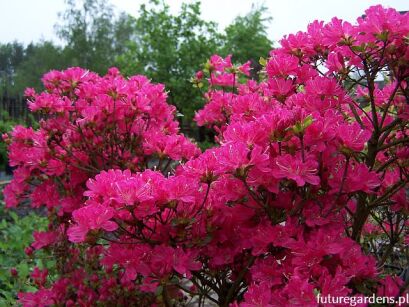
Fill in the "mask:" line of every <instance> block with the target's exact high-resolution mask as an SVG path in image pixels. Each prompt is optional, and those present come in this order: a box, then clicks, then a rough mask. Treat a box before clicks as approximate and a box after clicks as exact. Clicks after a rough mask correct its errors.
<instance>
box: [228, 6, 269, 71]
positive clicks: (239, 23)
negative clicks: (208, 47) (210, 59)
mask: <svg viewBox="0 0 409 307" xmlns="http://www.w3.org/2000/svg"><path fill="white" fill-rule="evenodd" d="M265 12H266V7H264V6H261V7H255V6H254V5H253V7H252V10H251V11H250V12H249V13H248V14H247V15H245V16H238V17H236V19H235V20H234V21H233V23H232V24H230V25H229V26H227V28H226V29H225V37H224V44H223V48H222V50H221V52H220V53H221V54H224V55H226V54H227V53H228V52H230V53H232V54H233V60H234V61H237V62H241V63H243V62H245V61H247V60H250V61H251V64H252V67H253V70H254V72H253V75H252V76H253V77H255V76H256V75H257V74H256V73H255V72H257V71H258V70H260V69H261V65H260V64H259V58H260V57H267V56H268V53H269V51H270V50H271V49H272V46H273V42H272V41H271V40H269V39H268V37H267V24H268V22H270V21H271V19H272V18H271V17H265V15H264V14H265Z"/></svg>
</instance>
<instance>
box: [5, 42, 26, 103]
mask: <svg viewBox="0 0 409 307" xmlns="http://www.w3.org/2000/svg"><path fill="white" fill-rule="evenodd" d="M23 59H24V46H23V44H21V43H18V42H13V43H7V44H0V96H8V95H10V94H13V93H12V87H13V86H14V77H15V74H16V68H17V66H18V65H19V64H20V63H21V62H22V61H23Z"/></svg>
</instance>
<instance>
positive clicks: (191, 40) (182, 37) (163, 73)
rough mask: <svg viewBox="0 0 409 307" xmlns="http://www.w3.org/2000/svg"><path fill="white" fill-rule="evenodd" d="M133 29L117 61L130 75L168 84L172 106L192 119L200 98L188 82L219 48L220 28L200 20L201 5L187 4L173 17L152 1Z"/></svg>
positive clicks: (159, 3) (142, 11) (145, 7)
mask: <svg viewBox="0 0 409 307" xmlns="http://www.w3.org/2000/svg"><path fill="white" fill-rule="evenodd" d="M133 27H134V38H133V40H132V42H131V43H130V44H129V48H128V50H127V52H125V53H124V54H121V55H119V57H118V58H117V63H118V65H119V67H120V68H121V70H122V71H124V72H125V73H127V74H129V75H131V74H136V73H140V74H145V75H147V76H148V77H150V78H152V79H153V80H154V81H155V82H161V83H165V84H166V87H167V90H169V100H170V102H171V103H172V104H174V105H176V106H177V107H178V109H179V111H181V112H182V113H183V114H184V115H185V116H187V118H189V119H190V118H191V117H192V115H193V112H194V110H196V109H197V108H198V105H197V101H198V100H199V99H198V97H199V96H198V93H197V92H196V91H194V90H192V89H191V84H190V82H189V79H190V78H191V77H192V76H193V75H194V73H195V71H196V69H197V67H200V64H201V63H203V62H205V61H206V59H207V58H208V57H209V56H210V55H211V54H212V53H215V52H216V51H217V49H218V47H219V46H220V44H221V38H222V36H221V35H220V34H219V33H218V31H217V25H216V24H215V23H213V22H207V21H204V20H203V19H201V17H200V3H199V2H195V3H189V4H186V3H184V4H182V7H181V11H180V13H179V14H177V15H172V14H171V13H170V10H169V6H168V5H166V4H165V3H163V2H159V1H151V2H150V3H149V5H148V6H146V5H142V6H141V8H140V11H139V17H138V18H137V19H135V21H134V24H133Z"/></svg>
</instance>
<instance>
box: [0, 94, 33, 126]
mask: <svg viewBox="0 0 409 307" xmlns="http://www.w3.org/2000/svg"><path fill="white" fill-rule="evenodd" d="M2 111H6V112H7V113H6V115H5V116H8V117H9V118H11V119H13V120H15V121H17V122H21V123H25V124H27V125H31V124H32V121H33V117H32V116H30V110H29V109H28V106H27V99H26V98H24V97H22V96H20V95H17V96H14V97H10V96H6V95H3V96H1V97H0V120H2V119H3V118H2V117H3V116H4V115H3V113H4V112H2Z"/></svg>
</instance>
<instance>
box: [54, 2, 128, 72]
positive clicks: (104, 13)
mask: <svg viewBox="0 0 409 307" xmlns="http://www.w3.org/2000/svg"><path fill="white" fill-rule="evenodd" d="M66 4H67V9H66V10H65V11H64V12H63V13H61V14H60V18H61V20H62V23H60V24H58V25H57V26H56V28H57V33H58V35H59V37H60V38H61V39H62V40H63V41H64V42H65V43H66V47H65V51H66V56H67V57H68V58H69V59H70V61H71V64H72V65H73V66H81V67H85V68H88V69H91V70H93V71H96V72H98V73H101V74H103V73H105V72H106V70H107V68H108V67H109V66H112V65H113V63H114V60H115V57H116V54H117V52H121V51H123V46H124V45H125V44H126V42H127V41H128V40H129V39H130V35H131V34H132V31H131V28H130V27H129V26H128V25H129V24H130V23H129V20H130V19H131V18H132V17H130V16H129V15H127V14H121V15H120V17H119V18H115V14H114V10H113V7H112V6H111V5H110V4H109V3H107V2H106V1H103V0H82V1H75V0H66Z"/></svg>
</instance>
